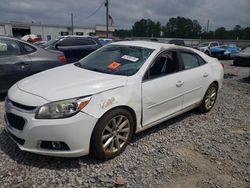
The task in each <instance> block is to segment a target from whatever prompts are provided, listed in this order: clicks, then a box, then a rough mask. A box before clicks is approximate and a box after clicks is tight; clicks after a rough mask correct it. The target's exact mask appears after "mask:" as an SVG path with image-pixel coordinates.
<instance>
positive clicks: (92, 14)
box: [84, 2, 104, 19]
mask: <svg viewBox="0 0 250 188" xmlns="http://www.w3.org/2000/svg"><path fill="white" fill-rule="evenodd" d="M103 5H104V2H102V3H101V4H100V6H99V7H98V8H97V9H96V10H95V11H94V12H92V13H91V14H90V15H88V16H87V17H86V18H84V19H88V18H90V17H92V16H94V15H95V14H96V13H97V12H98V11H99V10H100V9H101V8H102V6H103Z"/></svg>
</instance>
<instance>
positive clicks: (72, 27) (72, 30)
mask: <svg viewBox="0 0 250 188" xmlns="http://www.w3.org/2000/svg"><path fill="white" fill-rule="evenodd" d="M71 34H72V35H73V34H74V20H73V13H71Z"/></svg>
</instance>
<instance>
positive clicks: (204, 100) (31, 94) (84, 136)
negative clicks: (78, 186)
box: [5, 41, 223, 160]
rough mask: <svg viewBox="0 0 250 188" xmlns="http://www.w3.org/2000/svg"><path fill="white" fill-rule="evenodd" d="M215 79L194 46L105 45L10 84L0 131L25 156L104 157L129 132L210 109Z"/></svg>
mask: <svg viewBox="0 0 250 188" xmlns="http://www.w3.org/2000/svg"><path fill="white" fill-rule="evenodd" d="M222 79H223V67H222V65H221V64H220V63H219V62H218V60H217V59H214V58H211V57H209V56H207V55H206V54H204V53H202V52H200V51H198V50H195V49H191V48H186V47H181V46H176V45H171V44H160V43H154V42H143V41H126V42H117V43H112V44H109V45H107V46H104V47H102V48H100V49H99V50H97V51H95V52H93V53H92V54H90V55H89V56H87V57H85V58H84V59H82V60H80V61H79V62H77V63H74V64H69V65H65V66H62V67H58V68H55V69H52V70H48V71H45V72H41V73H38V74H36V75H33V76H30V77H27V78H25V79H23V80H21V81H19V82H18V83H16V84H15V85H14V86H12V87H11V88H10V90H9V91H8V95H7V97H6V102H5V106H6V108H5V109H6V113H5V121H6V126H5V130H6V131H7V132H8V134H9V135H10V137H11V138H12V139H13V140H14V141H15V142H16V143H17V145H18V146H19V148H20V149H21V150H24V151H29V152H33V153H37V154H43V155H51V156H62V157H77V156H82V155H87V154H89V153H92V154H93V155H94V156H95V157H97V158H99V159H102V160H103V159H104V160H105V159H110V158H113V157H115V156H117V155H118V154H120V153H121V152H123V151H124V149H125V148H126V146H127V145H128V143H129V142H130V140H131V138H132V136H133V135H134V134H135V133H138V132H140V131H143V130H145V129H147V128H149V127H152V126H154V125H156V124H159V123H161V122H163V121H165V120H167V119H169V118H172V117H174V116H177V115H179V114H182V113H184V112H186V111H188V110H191V109H193V108H198V109H199V110H200V111H201V112H202V113H206V112H208V111H210V110H211V109H212V107H213V106H214V104H215V101H216V98H217V93H218V90H219V89H220V88H221V86H222Z"/></svg>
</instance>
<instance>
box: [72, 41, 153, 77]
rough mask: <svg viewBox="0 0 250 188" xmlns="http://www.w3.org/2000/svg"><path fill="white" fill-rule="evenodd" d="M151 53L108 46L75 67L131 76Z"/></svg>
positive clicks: (144, 49)
mask: <svg viewBox="0 0 250 188" xmlns="http://www.w3.org/2000/svg"><path fill="white" fill-rule="evenodd" d="M153 51H154V50H153V49H149V48H142V47H136V46H127V45H108V46H105V47H102V48H101V49H100V50H97V51H95V52H94V53H92V54H90V55H89V56H87V57H85V58H83V59H82V60H80V61H79V62H78V63H76V64H75V65H76V66H79V67H81V68H84V69H87V70H91V71H97V72H102V73H107V74H114V75H124V76H131V75H133V74H135V73H136V72H137V71H138V70H139V69H140V68H141V66H142V65H143V63H144V62H145V61H146V60H147V59H148V57H149V56H150V54H151V53H152V52H153Z"/></svg>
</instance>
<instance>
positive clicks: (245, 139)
mask: <svg viewBox="0 0 250 188" xmlns="http://www.w3.org/2000/svg"><path fill="white" fill-rule="evenodd" d="M249 74H250V69H249V68H244V67H234V66H231V61H225V80H224V86H223V89H222V90H221V91H220V93H219V97H218V100H217V103H216V105H215V106H214V108H213V109H212V111H211V112H209V113H207V114H203V115H201V114H199V113H198V112H197V111H195V110H194V111H191V112H188V113H185V114H183V115H181V116H179V117H176V118H174V119H171V120H169V121H166V122H164V123H162V124H159V125H157V126H155V127H153V128H151V129H149V130H146V131H144V132H142V133H140V134H138V135H136V136H135V138H134V140H133V142H132V143H131V144H130V145H129V146H128V147H127V149H126V151H125V152H124V153H123V154H121V155H120V156H118V157H116V158H115V159H112V160H109V161H106V162H98V161H96V160H95V159H92V157H91V156H87V157H81V158H73V159H65V158H54V157H46V156H39V155H35V154H31V153H27V152H22V151H20V150H19V149H18V148H17V146H16V145H15V144H14V143H13V142H12V141H11V140H10V138H9V137H8V136H7V135H6V133H5V132H4V131H3V124H4V122H3V111H4V110H3V108H4V103H3V99H0V100H1V101H0V187H31V186H33V187H73V186H74V187H79V186H82V187H114V186H117V187H119V186H121V187H170V188H171V187H202V188H211V187H227V188H228V187H235V188H238V187H250V84H249V82H247V81H246V79H244V78H245V77H247V76H248V75H249ZM2 98H3V97H2Z"/></svg>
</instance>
